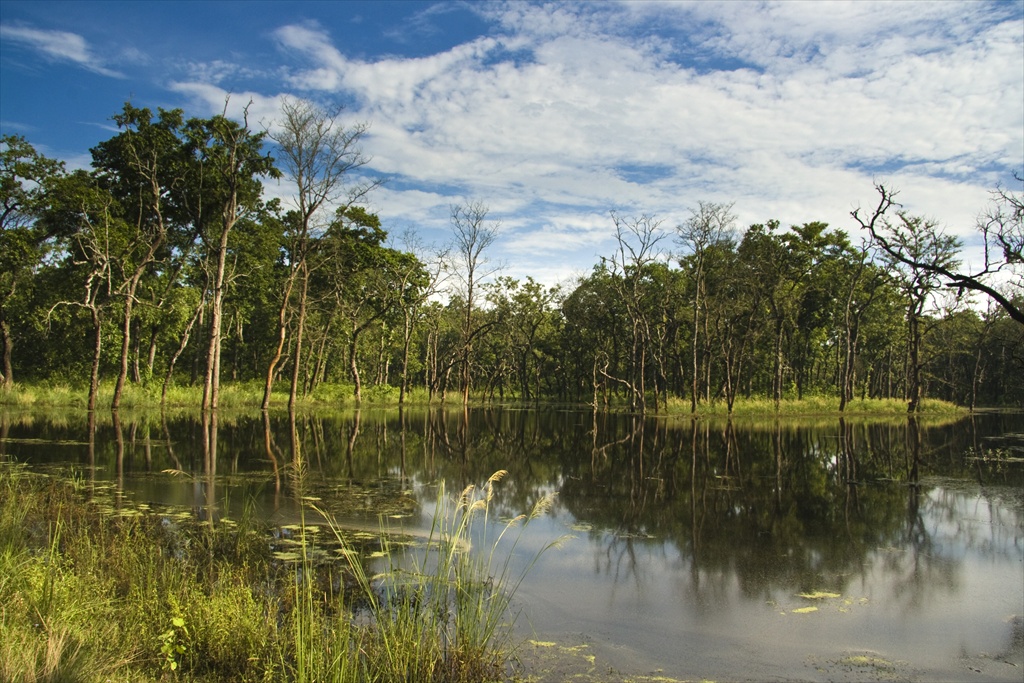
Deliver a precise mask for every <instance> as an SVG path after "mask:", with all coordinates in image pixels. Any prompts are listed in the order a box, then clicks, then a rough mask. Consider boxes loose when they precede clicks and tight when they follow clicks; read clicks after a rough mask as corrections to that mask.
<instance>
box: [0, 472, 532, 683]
mask: <svg viewBox="0 0 1024 683" xmlns="http://www.w3.org/2000/svg"><path fill="white" fill-rule="evenodd" d="M503 474H504V473H503V472H499V473H496V474H495V475H494V476H492V477H491V479H490V480H489V481H488V482H487V484H486V485H485V486H484V488H483V489H480V490H479V491H477V490H476V489H473V488H472V487H471V488H468V489H466V490H465V491H464V492H463V493H462V495H461V496H459V497H458V498H457V499H452V498H450V497H449V496H448V495H447V494H446V492H445V489H444V487H443V485H442V486H441V488H440V490H439V493H438V513H437V517H436V518H435V520H434V526H433V528H432V531H431V534H430V538H429V539H428V540H427V541H426V543H425V544H424V545H423V546H422V551H413V550H410V551H409V554H407V555H405V556H404V558H405V559H404V560H402V559H401V557H400V556H401V555H402V553H403V551H402V550H401V549H400V548H399V547H397V546H392V545H391V544H390V543H389V541H387V539H388V537H389V536H388V534H387V533H386V532H385V533H384V535H383V538H384V539H385V540H384V541H383V546H382V551H383V553H384V555H385V556H386V558H387V559H386V562H388V563H389V567H390V568H389V570H388V571H387V572H386V573H385V574H384V575H382V576H378V575H375V574H372V573H370V572H368V571H367V567H368V566H369V565H367V564H364V563H365V562H367V560H366V559H365V557H363V556H362V555H361V554H360V551H359V550H358V549H357V548H355V547H353V546H351V545H350V544H349V543H348V542H347V541H346V539H345V536H344V534H343V532H342V531H341V530H340V529H339V528H338V527H336V526H333V527H332V528H333V529H334V532H335V535H336V537H337V541H338V544H339V545H341V547H342V548H343V549H344V553H343V556H344V558H345V560H343V561H342V562H343V564H339V563H338V561H334V562H329V561H327V562H325V560H324V559H323V555H322V554H318V553H317V552H315V551H314V548H313V542H312V539H313V536H314V534H312V533H311V531H312V529H311V528H310V527H307V526H306V525H305V524H303V525H302V526H301V527H300V536H299V537H300V540H301V545H300V548H301V553H300V559H299V561H298V563H297V564H291V563H280V562H271V561H269V559H268V558H269V547H268V545H267V538H268V536H267V535H266V530H264V529H260V528H258V527H254V526H252V525H251V524H250V523H249V522H248V521H246V519H244V518H243V519H242V520H240V521H239V522H238V523H233V524H232V523H229V521H227V520H222V521H220V522H219V523H218V526H217V527H216V528H211V527H210V526H209V525H208V524H202V525H196V524H192V523H190V522H188V521H187V520H184V519H181V518H177V517H175V518H174V519H176V520H177V521H174V522H168V519H167V518H164V519H163V520H162V521H161V520H160V519H159V518H156V517H148V516H143V515H139V514H137V513H135V511H133V510H130V509H128V508H123V507H119V508H115V507H112V506H108V504H107V503H106V502H104V501H103V499H102V497H97V496H96V495H93V496H92V497H91V502H86V500H85V498H84V497H83V495H82V494H83V493H86V489H84V488H83V487H82V486H81V485H80V484H81V482H77V481H76V480H73V479H72V480H70V481H61V480H59V479H57V478H48V477H40V476H38V475H32V474H30V473H28V472H27V471H25V470H22V469H18V468H15V467H12V466H9V465H2V466H0V494H2V495H0V604H2V605H3V606H4V608H3V611H2V615H0V680H5V681H6V680H10V681H53V680H59V681H83V682H85V681H90V682H91V681H103V680H111V679H112V680H158V679H159V680H165V679H166V678H167V677H171V678H183V679H185V680H203V681H266V680H293V681H337V682H339V683H344V682H352V683H355V682H358V681H410V680H416V681H436V682H438V683H446V682H451V683H456V682H458V683H469V682H471V681H472V682H476V681H487V680H500V679H502V678H503V677H504V671H505V668H504V665H505V662H506V660H507V658H508V657H509V656H510V653H511V651H512V649H513V647H514V643H513V642H512V640H511V626H512V623H513V621H514V615H511V614H509V612H508V607H509V604H510V600H511V598H512V596H513V595H514V593H515V591H516V589H517V588H518V586H519V583H520V582H521V581H522V579H523V577H524V576H525V574H526V572H527V571H528V570H529V566H532V563H531V564H530V565H529V566H528V567H527V568H526V569H524V570H522V571H514V570H513V569H512V567H511V563H510V558H511V553H512V552H513V550H514V549H515V547H516V544H517V543H518V540H519V537H520V535H521V534H522V533H523V529H524V527H525V525H526V523H528V522H529V520H530V519H532V518H535V517H536V516H537V515H539V514H541V513H542V512H543V511H544V510H545V509H546V506H547V505H548V504H550V499H548V498H544V499H542V500H540V501H539V502H538V503H537V504H536V505H535V506H534V509H533V511H532V513H531V514H530V515H528V516H525V515H524V516H520V517H517V518H515V519H514V520H512V521H511V522H509V523H507V524H506V525H504V526H503V527H500V530H499V533H498V536H497V538H494V539H493V540H491V539H490V538H489V534H490V533H491V530H490V527H491V525H490V521H489V519H488V516H489V513H490V503H491V500H492V498H493V496H494V485H495V484H496V483H497V482H498V481H499V480H500V479H501V477H502V476H503ZM299 486H300V489H301V482H300V483H299ZM474 540H475V541H478V542H480V543H482V547H481V550H478V551H474V552H472V553H471V552H469V550H470V543H471V541H474ZM420 552H421V554H420V555H417V554H416V553H420ZM542 552H543V551H542ZM360 558H363V559H360ZM405 560H407V561H410V562H412V565H411V566H410V565H408V564H405V563H404V562H405ZM534 561H536V558H534ZM340 574H345V575H349V576H351V578H348V579H343V580H342V581H341V582H340V583H341V585H343V586H344V585H346V584H348V585H354V586H355V588H356V592H355V593H349V592H347V591H344V590H343V591H342V592H340V593H336V592H334V591H333V590H332V589H330V588H326V589H325V588H324V587H325V586H332V585H334V579H333V578H332V577H333V576H337V575H340ZM360 605H362V606H369V609H370V621H369V622H367V621H366V619H365V617H357V614H358V613H357V612H355V611H354V610H357V609H361V608H360V607H359V606H360Z"/></svg>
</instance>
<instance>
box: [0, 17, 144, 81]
mask: <svg viewBox="0 0 1024 683" xmlns="http://www.w3.org/2000/svg"><path fill="white" fill-rule="evenodd" d="M0 38H3V39H4V40H8V41H11V42H15V43H20V44H22V45H25V46H27V47H29V48H31V49H33V50H36V51H38V52H39V53H41V54H42V55H43V56H44V57H46V58H47V59H50V60H53V61H62V62H72V63H74V64H77V65H78V66H80V67H82V68H83V69H86V70H88V71H92V72H93V73H97V74H100V75H102V76H110V77H113V78H124V77H125V76H124V74H122V73H121V72H119V71H115V70H113V69H110V68H108V67H107V66H105V65H104V60H103V59H102V58H100V57H99V56H97V55H96V54H94V53H93V51H92V48H90V47H89V44H88V43H87V42H86V40H85V38H83V37H82V36H80V35H78V34H77V33H71V32H68V31H45V30H41V29H36V28H32V27H29V26H20V25H11V24H0Z"/></svg>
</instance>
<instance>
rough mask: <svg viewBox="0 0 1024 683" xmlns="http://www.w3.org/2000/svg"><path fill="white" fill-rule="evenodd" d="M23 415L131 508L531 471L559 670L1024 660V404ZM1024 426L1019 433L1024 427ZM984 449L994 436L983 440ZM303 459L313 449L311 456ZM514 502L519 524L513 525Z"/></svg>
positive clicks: (998, 672)
mask: <svg viewBox="0 0 1024 683" xmlns="http://www.w3.org/2000/svg"><path fill="white" fill-rule="evenodd" d="M215 427H216V428H215V430H214V433H215V434H216V439H215V441H214V442H213V443H208V442H207V441H206V439H204V434H206V433H208V432H207V431H205V430H204V428H203V425H202V424H201V423H200V421H199V420H198V419H197V418H195V417H190V416H166V417H162V416H161V415H159V414H139V415H127V414H123V415H121V416H119V417H116V418H115V417H112V416H110V415H109V414H101V415H99V416H98V417H95V418H94V421H93V422H90V420H89V419H88V418H87V416H86V415H85V414H84V413H76V412H74V411H71V412H63V413H60V414H56V413H49V414H45V413H30V412H11V413H3V414H0V456H2V457H3V458H4V459H7V460H12V461H16V462H22V463H26V464H28V465H29V466H30V467H31V468H33V469H40V470H59V471H60V472H62V473H68V472H73V473H74V476H77V477H79V478H81V479H82V480H83V482H84V483H85V484H86V485H88V486H92V487H96V488H102V489H104V490H108V489H112V490H113V495H114V499H115V500H116V501H117V506H121V505H123V506H125V507H138V506H140V505H141V506H143V507H144V508H145V509H149V510H153V511H155V513H157V514H161V513H162V512H161V511H163V510H172V509H173V510H182V509H184V510H188V511H191V512H192V513H193V514H195V515H197V516H200V517H202V518H204V519H211V520H217V519H224V518H228V517H237V516H238V515H241V514H243V510H244V511H245V513H246V514H255V515H257V516H258V517H260V518H261V519H266V520H268V521H270V522H271V523H273V524H279V525H287V524H291V523H294V522H295V521H297V520H298V519H300V504H299V496H298V495H297V493H296V472H297V471H300V472H301V485H302V492H303V494H304V495H307V496H313V497H316V498H318V499H319V501H320V504H321V505H322V506H324V507H326V508H327V509H328V510H329V511H330V512H331V513H333V515H335V516H336V517H337V518H338V519H339V520H340V521H341V523H342V524H344V525H348V526H353V527H359V528H376V527H377V525H378V524H379V518H380V517H382V516H383V518H384V519H385V521H386V523H387V524H388V526H389V527H391V528H393V529H403V530H406V531H409V532H411V533H413V534H416V533H421V534H422V533H423V532H424V531H425V530H427V529H429V527H430V520H431V515H432V512H433V509H434V505H435V501H436V492H437V486H438V484H439V482H441V481H444V482H445V484H446V487H447V490H448V491H461V490H462V488H463V487H465V486H467V485H469V484H478V485H479V484H482V483H483V482H485V481H486V480H487V478H488V477H489V476H490V475H491V474H492V473H494V472H495V471H497V470H502V469H503V470H508V472H509V474H508V475H507V477H506V478H505V479H504V480H503V481H501V482H500V484H498V486H497V488H496V490H495V498H494V501H493V502H494V504H495V505H496V507H495V509H496V510H497V512H498V515H497V517H498V518H499V519H508V518H511V517H513V516H514V515H516V514H519V513H521V512H527V511H529V510H530V508H531V507H532V506H533V504H534V502H536V501H537V500H538V499H539V498H541V497H542V496H544V495H545V494H547V493H551V492H554V493H556V494H557V498H556V502H555V504H554V506H553V507H552V508H551V509H550V510H549V511H548V512H547V513H545V514H544V515H543V516H542V517H540V518H538V519H536V520H534V521H533V522H532V523H531V524H530V525H529V527H528V528H527V529H526V530H525V532H524V534H523V535H522V536H521V537H520V539H519V542H518V544H517V545H516V546H515V548H514V554H513V557H512V564H513V567H514V568H516V569H520V568H525V567H526V566H527V565H528V563H529V562H530V561H531V560H533V559H534V557H535V555H536V553H538V552H539V551H540V549H542V548H543V547H544V546H545V545H547V544H548V543H551V542H552V541H555V540H557V539H560V538H562V537H565V536H568V538H564V539H563V543H562V544H561V545H560V547H558V548H556V549H552V550H549V551H547V552H545V553H544V554H543V555H541V556H540V559H539V560H537V563H536V565H534V566H533V567H532V569H531V571H530V572H529V574H528V575H527V577H526V579H525V580H524V582H523V584H522V586H521V587H520V589H519V591H518V592H517V594H516V606H517V608H519V609H521V614H520V617H519V620H518V622H517V629H518V630H519V633H520V634H521V636H522V639H523V641H524V646H523V648H522V650H521V652H520V657H521V660H522V662H523V665H524V666H525V667H527V669H526V670H527V671H528V672H529V673H530V674H531V675H533V677H534V678H533V680H537V681H548V680H550V681H560V680H565V679H567V678H570V677H575V678H576V679H577V680H599V681H606V680H607V681H619V680H623V681H625V680H692V679H696V680H701V679H711V680H813V681H817V680H821V681H826V680H830V681H834V680H839V681H847V680H848V681H859V680H907V681H916V680H920V681H943V680H945V681H960V680H965V679H969V680H979V681H982V680H995V681H1021V680H1024V464H1022V463H1021V461H1020V458H1021V455H1022V453H1021V452H1020V451H1017V450H1013V448H1015V447H1014V446H1012V442H1009V443H1010V445H1008V443H1007V442H1003V441H1000V440H999V439H998V437H1001V436H1003V435H1006V434H1013V433H1018V434H1019V433H1021V432H1024V415H1021V414H1007V413H982V414H978V415H975V416H973V417H965V418H956V419H949V418H944V419H943V421H941V422H940V421H936V420H934V419H924V420H919V421H908V420H907V419H905V418H890V419H876V420H868V419H864V418H847V419H845V420H842V419H839V418H835V417H822V418H806V419H794V418H782V419H779V420H772V419H768V420H762V421H751V420H745V421H734V422H729V421H726V420H724V419H723V420H718V419H710V420H691V419H690V418H689V417H670V418H665V417H659V418H653V417H647V418H643V417H638V416H630V415H621V414H604V413H596V414H595V413H592V412H589V411H585V410H584V411H576V410H555V409H549V410H517V409H508V408H481V409H470V410H469V411H465V412H464V411H462V410H461V409H458V410H454V411H452V410H440V409H430V410H428V409H408V410H404V411H402V412H399V411H398V410H397V409H392V410H379V411H377V410H373V411H371V410H362V411H359V412H354V413H353V412H347V413H339V414H332V415H298V416H294V417H290V416H288V415H287V414H271V415H270V416H263V415H260V414H255V415H231V414H223V413H222V414H220V415H218V416H217V418H216V426H215ZM1017 443H1019V442H1017ZM982 456H984V457H982ZM296 461H298V462H301V463H303V467H302V468H301V469H299V468H296V467H295V466H294V463H295V462H296ZM496 523H499V524H500V522H496Z"/></svg>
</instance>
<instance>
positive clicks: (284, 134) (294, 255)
mask: <svg viewBox="0 0 1024 683" xmlns="http://www.w3.org/2000/svg"><path fill="white" fill-rule="evenodd" d="M339 114H340V111H339V110H334V111H328V110H325V109H323V108H322V107H320V106H318V105H316V104H313V103H312V102H308V101H305V100H294V99H288V98H286V99H285V100H284V101H283V103H282V105H281V118H280V120H279V121H278V124H277V126H276V127H275V129H274V131H273V132H271V133H270V134H269V136H270V139H271V140H272V141H273V142H274V143H276V146H277V153H278V158H279V159H280V164H281V166H282V169H283V171H284V172H285V174H287V176H288V177H289V179H290V180H291V181H292V182H293V183H294V184H295V195H294V200H293V201H294V204H295V216H294V217H293V219H292V220H290V221H289V222H288V223H287V225H288V226H289V228H290V229H289V234H288V239H287V249H288V255H287V256H288V266H289V274H288V277H287V278H286V279H285V282H284V291H283V292H282V296H281V306H280V309H279V313H278V320H277V325H278V339H277V349H276V351H275V353H274V355H273V356H272V358H271V360H270V363H269V366H268V368H267V376H266V383H265V386H264V391H263V409H264V410H266V409H267V408H268V407H269V406H270V390H271V387H272V385H273V379H274V374H275V372H276V368H277V364H278V363H279V362H280V360H281V356H282V353H283V351H284V345H285V341H286V336H287V335H286V330H287V324H286V317H287V309H288V306H289V303H290V300H291V298H292V295H293V290H294V289H295V286H296V283H297V284H298V291H297V292H294V293H295V294H297V296H298V302H297V309H298V310H297V313H296V321H295V325H294V329H295V339H294V343H293V344H292V379H291V389H290V391H289V394H288V406H289V408H292V409H294V407H295V401H296V394H297V393H298V383H299V368H300V366H301V362H300V361H301V358H302V345H303V335H304V331H305V327H306V311H307V306H308V296H309V275H310V273H309V267H310V263H309V255H310V250H311V249H312V248H313V247H314V245H315V244H316V237H317V235H316V234H315V233H317V232H318V229H325V228H326V226H327V223H328V222H329V220H330V218H329V216H327V215H324V216H323V217H322V220H321V219H320V217H321V213H322V210H324V209H328V208H333V209H338V208H340V209H341V210H342V211H344V210H345V209H347V208H348V207H350V206H353V205H354V204H355V203H356V202H358V201H360V200H362V199H363V198H365V196H366V195H367V193H369V192H370V191H371V190H372V189H373V188H375V187H377V186H378V185H380V181H368V182H361V183H358V182H349V181H350V179H351V176H352V174H353V173H354V172H355V171H356V170H358V169H359V168H361V167H363V166H365V165H366V164H367V163H369V161H370V159H369V157H367V156H365V155H364V154H363V152H362V150H361V149H360V147H359V143H360V142H361V140H362V138H363V137H364V136H365V134H366V131H367V129H368V126H367V125H366V124H355V125H353V126H351V127H349V128H345V127H344V126H343V125H342V124H341V122H340V121H339V120H338V116H339ZM339 202H340V203H341V206H338V204H339Z"/></svg>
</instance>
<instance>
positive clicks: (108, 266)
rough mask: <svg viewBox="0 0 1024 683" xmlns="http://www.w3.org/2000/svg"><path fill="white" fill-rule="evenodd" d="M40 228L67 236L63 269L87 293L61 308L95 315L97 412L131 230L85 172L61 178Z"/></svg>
mask: <svg viewBox="0 0 1024 683" xmlns="http://www.w3.org/2000/svg"><path fill="white" fill-rule="evenodd" d="M40 222H41V223H42V224H43V225H44V226H45V227H46V229H48V230H49V231H50V232H51V233H53V234H62V235H63V236H65V245H64V253H63V259H62V261H63V264H62V265H63V268H64V269H65V270H66V271H68V273H69V275H70V277H71V279H72V280H74V281H76V282H77V285H78V287H79V288H81V297H80V298H79V299H68V300H61V301H58V302H57V303H55V304H54V305H53V306H52V307H51V308H50V312H49V314H48V315H52V313H53V311H54V309H56V308H57V307H58V306H62V305H64V306H77V307H80V308H84V309H85V310H87V311H89V317H90V320H91V322H92V337H93V339H92V344H93V355H92V365H91V369H90V373H89V399H88V409H89V410H90V411H92V410H95V409H96V396H97V394H98V392H99V375H100V359H101V353H102V349H103V318H104V313H105V311H106V308H107V307H108V306H109V304H110V298H111V270H112V268H113V263H114V260H115V259H116V256H115V254H116V253H117V251H118V250H119V248H120V244H121V243H122V242H123V240H124V235H125V234H127V232H128V229H127V227H126V226H125V224H124V221H123V219H122V218H121V217H120V210H119V207H118V206H117V202H116V201H115V199H114V197H113V196H112V195H111V194H110V193H109V192H107V191H106V190H104V189H103V188H102V187H100V186H99V185H98V184H97V183H96V178H95V177H94V176H92V175H90V174H89V173H86V172H85V171H76V172H74V173H72V174H69V175H67V176H63V177H60V178H58V179H57V180H56V181H55V182H54V183H53V184H52V186H51V188H50V191H49V192H48V205H47V208H46V211H45V212H44V213H43V214H42V215H41V216H40Z"/></svg>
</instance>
